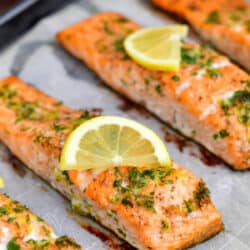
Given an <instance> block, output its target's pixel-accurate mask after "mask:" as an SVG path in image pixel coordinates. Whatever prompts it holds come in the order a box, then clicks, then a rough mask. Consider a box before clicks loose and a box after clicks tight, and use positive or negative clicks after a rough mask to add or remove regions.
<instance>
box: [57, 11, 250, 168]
mask: <svg viewBox="0 0 250 250" xmlns="http://www.w3.org/2000/svg"><path fill="white" fill-rule="evenodd" d="M138 28H139V26H138V25H137V24H135V23H134V22H132V21H130V20H128V19H126V18H124V17H122V16H121V15H119V14H114V13H104V14H99V15H97V16H95V17H92V18H90V19H87V20H85V21H82V22H79V23H77V24H75V25H73V26H71V27H69V28H67V29H65V30H63V31H61V32H60V33H59V34H58V35H57V39H58V41H59V43H60V44H61V45H62V46H63V47H64V48H65V49H67V50H68V51H69V52H70V53H72V54H73V55H75V56H76V57H77V58H79V59H81V60H83V61H84V62H85V63H86V64H87V65H88V66H89V67H90V68H91V69H93V70H94V71H95V72H96V73H97V74H98V75H99V76H100V78H102V79H103V80H104V82H105V83H107V84H108V85H109V86H111V87H112V88H114V89H115V90H116V91H118V92H119V93H121V94H123V95H125V96H127V97H128V98H130V99H131V100H133V101H134V102H136V103H140V104H142V105H143V106H145V107H146V108H147V109H148V110H150V111H151V112H153V113H154V114H155V115H157V116H158V117H160V118H161V119H162V120H164V121H166V122H168V123H169V124H171V126H173V127H174V128H176V129H177V130H179V131H181V132H182V133H183V134H185V135H186V136H188V137H192V138H193V139H194V140H196V141H198V142H200V143H201V144H203V145H204V146H205V147H206V148H207V149H209V150H210V151H211V152H213V153H214V154H216V155H217V156H219V157H221V158H222V159H224V161H226V162H227V163H229V164H231V165H232V167H233V168H236V169H247V168H250V144H249V142H250V134H249V124H250V115H249V109H250V92H249V89H250V77H249V75H248V74H247V73H245V72H244V71H242V70H241V69H239V68H238V67H237V66H235V65H234V64H232V63H231V62H230V61H229V60H228V59H227V58H225V57H223V56H221V55H219V54H217V53H216V52H214V51H213V50H210V49H206V48H204V47H203V46H201V45H198V44H188V43H184V44H183V46H182V51H181V53H182V64H181V68H180V70H179V71H178V72H176V73H173V72H156V71H150V70H147V69H145V68H143V67H141V66H139V65H138V64H136V63H135V62H134V61H132V60H131V59H129V58H128V57H127V55H126V53H125V52H124V50H123V40H124V38H125V37H126V36H127V35H128V34H129V33H131V32H133V31H135V30H137V29H138Z"/></svg>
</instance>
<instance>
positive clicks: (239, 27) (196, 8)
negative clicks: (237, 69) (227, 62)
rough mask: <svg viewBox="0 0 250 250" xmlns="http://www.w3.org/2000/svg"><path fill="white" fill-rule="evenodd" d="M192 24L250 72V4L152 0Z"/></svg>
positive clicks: (215, 1) (212, 0) (214, 0)
mask: <svg viewBox="0 0 250 250" xmlns="http://www.w3.org/2000/svg"><path fill="white" fill-rule="evenodd" d="M152 2H153V3H154V4H155V5H157V6H158V7H160V8H162V9H163V10H166V11H168V12H169V13H174V14H177V15H178V16H179V17H181V18H183V19H185V20H186V21H188V22H189V23H190V24H191V26H192V27H193V28H194V29H195V30H196V31H197V32H198V33H199V34H200V35H201V37H203V38H204V39H205V40H207V41H209V42H211V43H212V44H214V45H215V46H216V47H217V48H218V49H219V50H220V51H222V52H224V53H225V54H227V55H228V56H230V57H231V58H232V59H233V60H235V61H236V62H238V63H239V64H241V65H242V66H244V67H245V68H246V69H248V70H250V63H249V62H250V21H249V13H250V5H249V4H248V3H247V2H246V1H244V0H240V1H228V0H219V1H217V0H211V1H202V0H187V1H186V0H177V1H172V0H152Z"/></svg>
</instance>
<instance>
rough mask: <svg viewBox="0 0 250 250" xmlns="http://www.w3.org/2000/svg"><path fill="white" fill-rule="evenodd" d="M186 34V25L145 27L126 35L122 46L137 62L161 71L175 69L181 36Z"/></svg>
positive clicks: (179, 53)
mask: <svg viewBox="0 0 250 250" xmlns="http://www.w3.org/2000/svg"><path fill="white" fill-rule="evenodd" d="M187 34H188V27H187V26H186V25H171V26H166V27H160V28H145V29H141V30H139V31H136V32H134V33H132V34H130V35H129V36H128V37H126V39H125V41H124V47H125V50H126V52H127V53H128V55H129V56H130V57H131V58H132V59H133V60H134V61H135V62H137V63H138V64H140V65H142V66H144V67H146V68H149V69H152V70H161V71H177V70H178V69H179V67H180V62H181V37H185V36H187Z"/></svg>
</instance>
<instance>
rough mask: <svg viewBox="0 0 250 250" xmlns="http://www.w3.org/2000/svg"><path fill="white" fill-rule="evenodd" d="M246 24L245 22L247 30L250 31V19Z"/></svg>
mask: <svg viewBox="0 0 250 250" xmlns="http://www.w3.org/2000/svg"><path fill="white" fill-rule="evenodd" d="M244 24H245V27H246V30H247V31H248V32H250V20H246V21H245V23H244Z"/></svg>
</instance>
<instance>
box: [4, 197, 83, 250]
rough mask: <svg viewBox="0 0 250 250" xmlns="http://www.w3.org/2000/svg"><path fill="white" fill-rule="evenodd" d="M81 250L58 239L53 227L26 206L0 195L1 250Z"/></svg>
mask: <svg viewBox="0 0 250 250" xmlns="http://www.w3.org/2000/svg"><path fill="white" fill-rule="evenodd" d="M45 247H46V249H48V250H60V249H62V250H73V249H77V250H80V249H81V247H80V246H79V245H77V244H76V243H75V241H74V240H73V239H71V238H68V237H66V236H62V237H57V236H56V235H55V234H54V232H53V229H52V227H51V226H49V225H48V224H47V223H46V222H45V221H43V220H42V219H41V218H40V217H38V216H36V215H34V214H33V213H32V212H30V211H29V210H28V208H26V207H25V206H23V205H22V204H20V203H19V202H17V201H13V200H11V199H10V198H9V197H7V196H6V195H4V194H0V249H1V250H5V249H8V250H19V249H20V250H22V249H23V250H34V249H36V250H42V249H45Z"/></svg>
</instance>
